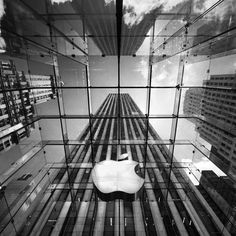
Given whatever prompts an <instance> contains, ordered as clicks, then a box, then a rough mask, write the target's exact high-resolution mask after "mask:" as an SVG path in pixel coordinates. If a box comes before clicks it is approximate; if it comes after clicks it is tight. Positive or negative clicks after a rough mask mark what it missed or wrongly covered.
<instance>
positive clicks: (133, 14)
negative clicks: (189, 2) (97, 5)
mask: <svg viewBox="0 0 236 236" xmlns="http://www.w3.org/2000/svg"><path fill="white" fill-rule="evenodd" d="M185 1H186V0H175V1H173V0H145V1H140V0H124V1H123V7H124V9H125V11H124V15H123V19H124V22H125V24H126V25H128V26H130V27H131V26H133V25H137V24H139V23H140V22H141V21H142V19H143V18H144V16H145V15H146V14H148V13H150V12H151V11H153V10H155V9H157V8H161V7H162V9H163V11H169V10H171V9H172V8H173V7H175V6H176V5H178V4H179V3H182V2H185ZM111 2H114V0H105V4H106V5H107V4H110V3H111Z"/></svg>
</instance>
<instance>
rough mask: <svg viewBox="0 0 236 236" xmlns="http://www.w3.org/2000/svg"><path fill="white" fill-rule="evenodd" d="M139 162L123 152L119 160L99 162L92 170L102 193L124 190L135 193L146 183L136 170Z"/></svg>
mask: <svg viewBox="0 0 236 236" xmlns="http://www.w3.org/2000/svg"><path fill="white" fill-rule="evenodd" d="M138 170H139V163H138V162H136V161H133V160H129V159H128V154H127V153H125V154H122V155H121V157H120V158H119V161H113V160H105V161H101V162H99V163H97V164H96V165H95V166H94V168H93V170H92V179H93V183H94V184H95V186H96V187H97V188H98V190H99V191H101V192H102V193H112V192H116V191H122V192H125V193H129V194H134V193H136V192H138V191H139V189H140V188H141V187H142V186H143V184H144V179H143V178H142V177H140V176H139V175H138V174H137V172H136V171H138Z"/></svg>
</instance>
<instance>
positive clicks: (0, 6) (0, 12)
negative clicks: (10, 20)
mask: <svg viewBox="0 0 236 236" xmlns="http://www.w3.org/2000/svg"><path fill="white" fill-rule="evenodd" d="M4 14H5V11H4V4H3V0H0V19H1V18H2V17H3V15H4Z"/></svg>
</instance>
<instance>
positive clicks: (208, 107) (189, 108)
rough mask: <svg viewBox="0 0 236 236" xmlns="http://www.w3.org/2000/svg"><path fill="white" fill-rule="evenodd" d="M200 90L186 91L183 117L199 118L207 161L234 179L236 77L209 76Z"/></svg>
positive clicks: (198, 125) (235, 165) (235, 176)
mask: <svg viewBox="0 0 236 236" xmlns="http://www.w3.org/2000/svg"><path fill="white" fill-rule="evenodd" d="M203 87H206V88H191V89H189V90H187V91H186V95H185V100H184V109H183V111H184V114H186V115H190V116H201V117H202V120H203V121H202V122H196V121H197V119H194V120H195V123H196V126H197V127H196V129H197V131H198V132H199V134H200V136H201V137H202V138H203V139H205V140H206V141H208V142H209V143H210V144H211V145H212V149H211V154H210V159H211V160H212V161H213V162H214V163H215V164H216V165H217V166H218V167H219V168H220V169H221V170H222V171H224V172H225V173H227V174H229V175H230V176H231V177H233V178H235V179H236V94H235V90H236V75H235V74H225V75H211V77H210V79H209V80H204V81H203Z"/></svg>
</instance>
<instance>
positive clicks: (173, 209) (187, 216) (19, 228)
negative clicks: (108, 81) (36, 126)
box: [0, 94, 236, 236]
mask: <svg viewBox="0 0 236 236" xmlns="http://www.w3.org/2000/svg"><path fill="white" fill-rule="evenodd" d="M119 98H120V100H119ZM133 114H136V115H135V116H134V115H133ZM109 117H110V118H109ZM118 117H120V118H119V119H118ZM90 128H91V127H89V126H87V127H86V128H85V130H84V131H83V132H82V133H81V134H80V136H79V138H78V141H79V142H80V143H81V144H78V145H76V146H75V147H74V148H73V149H72V151H71V155H70V158H68V159H67V167H66V165H65V163H64V164H63V165H62V166H60V167H59V166H58V167H55V169H53V166H52V169H51V170H50V171H49V172H50V179H51V182H47V183H45V184H44V186H41V187H39V186H40V185H39V186H38V187H37V189H35V190H34V191H35V194H34V196H35V198H34V199H28V201H27V205H24V207H22V208H20V210H19V211H18V213H17V214H18V216H19V217H15V218H14V225H15V231H16V232H17V233H18V234H19V235H59V234H60V235H142V236H143V235H230V234H235V233H236V229H235V228H234V226H233V222H230V221H228V218H227V216H225V215H224V213H222V211H221V210H220V209H217V210H216V209H213V208H212V207H211V206H210V204H209V202H207V201H206V200H205V199H204V197H203V195H202V193H201V192H200V191H199V190H198V188H197V187H196V186H195V185H193V184H192V183H191V182H190V181H189V178H188V176H187V174H186V173H185V171H184V170H183V168H182V167H181V166H180V165H179V164H178V163H177V162H174V163H172V161H171V157H170V155H169V153H168V149H167V148H166V147H165V146H164V145H158V144H155V141H158V140H159V141H161V139H160V137H159V136H158V134H157V133H156V132H155V130H154V129H153V128H152V127H151V125H149V126H148V130H147V122H146V118H145V116H144V115H143V114H142V112H141V111H140V109H139V108H138V106H137V105H136V104H135V102H134V101H133V99H132V98H131V97H130V96H129V94H120V95H119V96H118V95H117V94H109V95H108V96H107V98H106V99H105V101H104V102H103V104H102V105H101V106H100V108H99V109H98V111H97V113H96V114H95V115H94V118H93V125H92V129H90ZM147 131H148V137H149V140H148V142H145V137H146V135H147V133H146V132H147ZM90 132H92V133H90ZM91 135H92V136H91ZM91 139H92V140H93V144H92V145H91V143H90V141H91ZM149 141H150V143H152V144H149ZM122 153H129V155H130V156H131V158H132V159H133V160H135V161H137V162H139V164H140V166H141V173H142V175H143V176H144V178H145V183H144V186H143V188H142V189H141V190H140V191H139V192H138V193H137V194H135V195H128V194H125V193H123V194H122V193H119V194H118V195H115V194H110V195H105V194H104V195H102V196H101V195H99V193H98V191H97V190H96V189H95V188H94V186H93V184H92V179H91V170H92V168H93V166H94V164H95V163H97V162H100V161H103V160H115V161H116V160H118V157H119V156H120V155H121V154H122ZM127 181H128V180H127ZM202 191H204V190H202ZM36 200H37V203H35V201H36ZM12 212H14V204H13V205H12ZM23 212H24V214H21V213H23ZM219 212H220V214H219ZM222 214H223V215H222ZM222 216H224V218H223V217H222ZM6 217H7V216H6V215H4V211H3V213H2V214H1V217H0V219H3V222H5V223H6V222H8V221H7V220H6ZM8 220H9V223H10V222H11V221H10V220H11V219H10V218H8ZM25 221H27V223H25ZM10 230H11V229H10V228H8V227H7V224H6V226H5V227H3V228H2V229H1V234H2V235H14V234H12V232H11V231H10Z"/></svg>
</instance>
